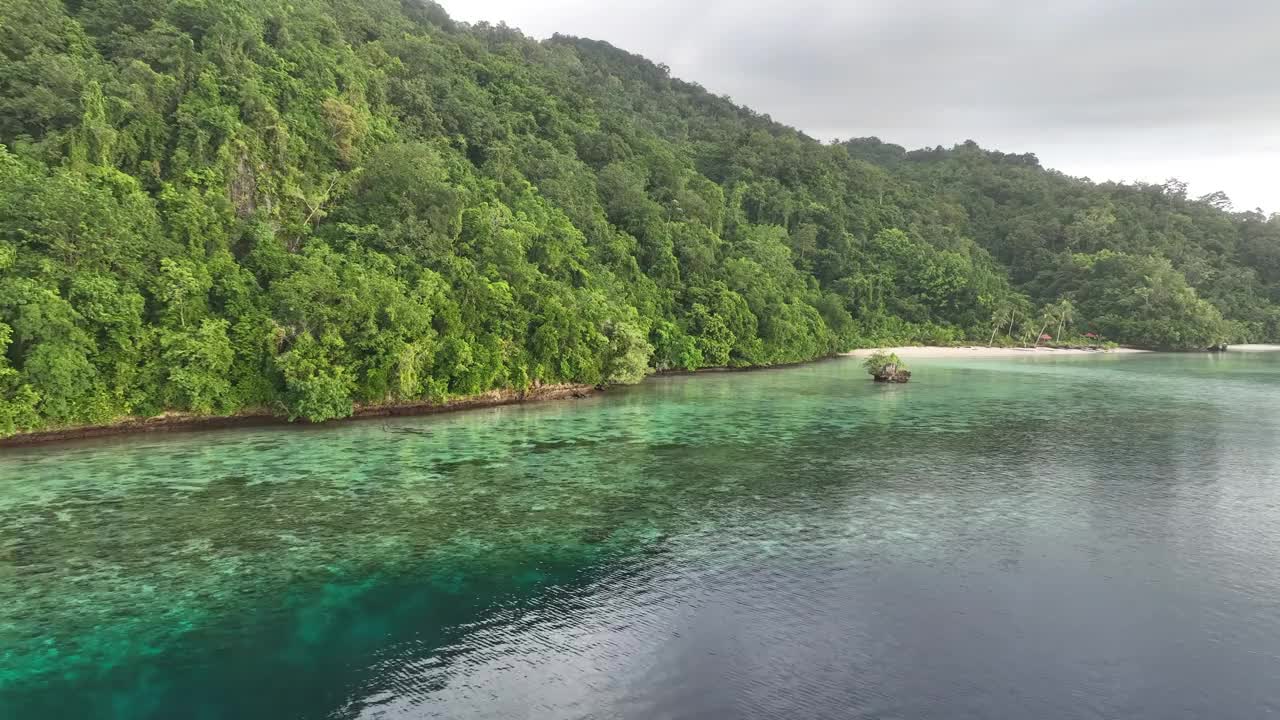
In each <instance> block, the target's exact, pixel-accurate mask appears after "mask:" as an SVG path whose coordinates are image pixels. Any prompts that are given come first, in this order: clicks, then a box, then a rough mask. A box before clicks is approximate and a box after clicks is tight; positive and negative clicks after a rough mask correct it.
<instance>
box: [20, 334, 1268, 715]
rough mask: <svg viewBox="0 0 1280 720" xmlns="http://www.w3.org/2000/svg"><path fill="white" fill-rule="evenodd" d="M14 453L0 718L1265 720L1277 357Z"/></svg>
mask: <svg viewBox="0 0 1280 720" xmlns="http://www.w3.org/2000/svg"><path fill="white" fill-rule="evenodd" d="M912 365H913V370H915V371H916V378H915V380H914V381H913V383H912V384H910V385H906V386H897V387H884V386H876V385H874V384H872V383H870V382H868V381H867V380H866V376H865V375H864V374H863V372H862V370H861V369H860V367H859V366H858V363H857V362H856V361H851V360H840V361H831V362H825V363H819V364H815V365H810V366H807V367H801V368H794V369H787V370H777V371H763V372H752V373H735V374H710V375H702V376H697V377H680V378H660V379H655V380H652V381H650V382H648V383H646V384H644V385H642V386H640V387H636V388H629V389H625V390H619V391H615V392H610V393H607V394H605V395H603V396H599V397H595V398H591V399H588V400H583V401H576V402H568V403H552V404H544V405H530V406H524V407H511V408H501V409H495V410H488V411H478V412H472V413H464V414H457V415H452V416H440V417H435V418H423V419H397V420H394V421H388V422H386V423H383V422H380V421H369V422H359V423H349V424H340V425H334V426H325V427H320V428H270V429H253V430H236V431H218V432H210V433H204V434H186V435H171V436H164V437H158V436H138V437H129V438H122V439H117V440H110V441H95V442H86V443H79V444H72V445H61V446H50V447H45V448H35V449H29V450H2V451H0V717H4V718H10V717H12V718H130V719H133V718H207V719H210V720H213V719H221V718H237V719H251V720H252V719H256V718H433V717H442V718H471V717H476V718H524V717H527V718H605V717H609V718H613V717H626V718H632V717H634V718H701V717H759V718H768V717H842V718H846V717H875V718H893V717H903V718H907V717H909V718H966V717H972V718H984V717H1019V718H1021V717H1036V718H1093V717H1098V718H1104V717H1105V718H1113V717H1130V718H1162V719H1163V718H1203V717H1215V718H1260V717H1268V716H1276V715H1280V354H1235V353H1232V354H1229V355H1227V356H1208V355H1185V356H1175V355H1150V356H1105V357H1103V356H1087V357H1068V358H1016V359H1000V360H995V359H986V360H984V359H962V360H956V359H947V360H920V361H917V362H914V363H912Z"/></svg>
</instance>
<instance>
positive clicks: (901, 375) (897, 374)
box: [871, 364, 911, 383]
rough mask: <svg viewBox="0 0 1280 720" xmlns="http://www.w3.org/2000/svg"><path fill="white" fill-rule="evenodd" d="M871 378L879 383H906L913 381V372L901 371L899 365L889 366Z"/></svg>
mask: <svg viewBox="0 0 1280 720" xmlns="http://www.w3.org/2000/svg"><path fill="white" fill-rule="evenodd" d="M871 377H873V378H874V379H875V381H876V382H878V383H905V382H910V381H911V371H909V370H899V369H898V366H897V365H894V364H889V365H885V366H884V367H882V368H880V372H877V373H874V374H873V375H872V376H871Z"/></svg>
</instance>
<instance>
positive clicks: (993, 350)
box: [843, 345, 1280, 358]
mask: <svg viewBox="0 0 1280 720" xmlns="http://www.w3.org/2000/svg"><path fill="white" fill-rule="evenodd" d="M1232 349H1235V348H1232ZM1277 349H1280V348H1277ZM875 352H891V353H896V354H897V355H898V356H899V357H902V358H931V357H1026V356H1029V355H1037V356H1039V355H1099V354H1102V353H1111V354H1126V353H1144V352H1150V351H1148V350H1135V349H1133V348H1113V349H1111V350H1069V349H1065V348H1050V347H1038V348H1007V347H983V346H980V345H972V346H967V347H925V346H916V347H893V348H868V349H864V350H854V351H852V352H847V353H843V354H844V355H845V356H846V357H869V356H870V355H871V354H872V353H875Z"/></svg>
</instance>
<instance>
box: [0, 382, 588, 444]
mask: <svg viewBox="0 0 1280 720" xmlns="http://www.w3.org/2000/svg"><path fill="white" fill-rule="evenodd" d="M599 392H601V390H600V389H599V388H597V387H595V386H593V385H546V386H543V387H540V388H535V389H532V390H524V391H518V390H492V391H490V392H487V393H482V394H480V395H470V396H467V397H460V398H457V399H454V400H446V401H444V402H430V401H421V402H411V403H399V404H391V405H366V406H363V407H361V406H357V407H356V408H355V411H354V412H353V413H352V414H351V415H350V416H349V417H345V418H339V419H337V420H331V421H329V422H328V423H309V422H306V421H293V422H291V421H290V420H289V419H288V418H286V417H284V416H283V415H276V414H273V413H271V412H269V411H267V410H258V411H247V412H242V413H238V414H235V415H213V416H208V415H187V414H182V413H166V414H164V415H158V416H155V417H149V418H141V417H132V418H125V419H122V420H119V421H117V422H113V423H106V424H103V425H84V426H80V427H71V428H59V429H56V430H37V431H35V432H29V433H19V434H17V435H12V436H10V437H7V438H0V450H2V449H6V448H19V447H33V446H36V445H51V444H57V443H64V442H75V441H78V440H93V439H97V438H107V437H115V436H122V435H147V434H152V433H171V432H199V431H202V430H227V429H233V428H245V427H270V426H282V427H283V426H302V427H308V426H309V427H320V426H323V425H328V424H336V423H344V422H354V421H359V420H370V419H376V418H389V417H422V416H427V415H442V414H445V413H453V412H462V411H463V410H483V409H485V408H494V407H505V406H508V405H523V404H525V403H536V402H549V401H555V400H577V399H582V398H586V397H589V396H591V395H594V394H596V393H599Z"/></svg>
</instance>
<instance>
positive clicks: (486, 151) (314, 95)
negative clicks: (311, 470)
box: [0, 0, 1280, 434]
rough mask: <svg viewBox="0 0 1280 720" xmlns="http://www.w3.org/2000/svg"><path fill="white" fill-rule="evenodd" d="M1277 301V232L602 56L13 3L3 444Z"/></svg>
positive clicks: (309, 15) (323, 17)
mask: <svg viewBox="0 0 1280 720" xmlns="http://www.w3.org/2000/svg"><path fill="white" fill-rule="evenodd" d="M1064 301H1065V302H1067V303H1068V306H1067V307H1069V308H1070V312H1064V311H1063V309H1062V308H1063V306H1062V305H1061V303H1063V302H1064ZM1278 301H1280V218H1277V217H1270V218H1268V217H1266V216H1264V215H1262V214H1261V213H1259V212H1245V213H1238V212H1232V211H1230V209H1229V206H1228V204H1227V202H1226V200H1225V199H1224V198H1222V197H1219V196H1210V197H1207V198H1201V199H1193V198H1188V197H1187V196H1186V191H1185V187H1183V186H1181V185H1178V184H1176V183H1170V184H1166V185H1163V186H1145V185H1137V186H1131V185H1113V184H1100V185H1099V184H1094V183H1090V182H1087V181H1084V180H1078V179H1073V178H1069V177H1066V176H1063V175H1061V174H1058V173H1055V172H1052V171H1048V170H1045V169H1043V168H1042V167H1041V166H1040V164H1039V162H1038V161H1037V160H1036V158H1035V157H1034V156H1011V155H1003V154H1000V153H994V152H989V151H985V150H982V149H981V148H979V147H977V146H976V145H974V144H972V143H965V144H962V145H959V146H957V147H955V148H953V149H950V150H944V149H941V148H937V149H932V150H922V151H916V152H907V151H905V150H904V149H902V148H899V147H897V146H893V145H888V144H885V143H882V142H880V141H878V140H875V139H862V140H852V141H848V142H839V143H828V144H824V143H820V142H818V141H815V140H813V139H812V138H809V137H807V136H805V135H804V134H803V133H801V132H799V131H796V130H794V129H791V128H787V127H784V126H782V125H779V124H777V123H775V122H773V121H772V120H771V119H770V118H769V117H767V116H763V115H759V114H757V113H754V112H752V111H750V110H748V109H745V108H742V107H738V106H736V105H734V104H733V103H732V102H731V101H730V100H728V99H726V98H722V97H717V96H715V95H713V94H711V93H708V92H707V91H705V90H703V89H702V88H701V87H699V86H697V85H694V84H690V83H687V82H683V81H680V80H677V79H674V78H672V77H670V75H669V72H668V70H667V69H666V68H665V67H663V66H660V65H655V64H653V63H651V62H649V61H647V60H644V59H643V58H640V57H637V56H634V55H631V54H628V53H625V52H622V51H620V50H618V49H616V48H613V47H611V46H609V45H607V44H605V43H601V42H595V41H590V40H583V39H577V38H569V37H559V36H558V37H555V38H552V39H550V40H547V41H544V42H536V41H534V40H532V39H529V38H527V37H525V36H523V35H521V34H520V33H519V32H517V31H514V30H512V29H510V28H507V27H505V26H491V25H486V24H480V25H465V24H461V23H456V22H453V21H452V20H450V19H449V18H448V16H447V15H446V14H445V13H444V12H443V11H442V10H441V9H440V8H439V7H438V6H435V5H434V4H431V3H422V2H417V1H416V0H405V1H404V2H398V1H397V0H289V1H288V2H285V1H284V0H254V1H253V2H249V1H248V0H179V1H177V2H154V1H152V0H101V1H100V2H93V3H79V2H65V3H64V2H58V1H57V0H8V1H7V2H6V3H4V5H3V7H0V434H11V433H14V432H20V431H25V430H36V429H43V428H51V427H58V426H69V425H76V424H88V423H102V422H109V421H111V420H114V419H117V418H120V417H123V416H131V415H150V414H156V413H160V412H163V411H185V412H191V413H200V414H226V413H234V412H237V411H241V410H246V409H261V408H267V409H270V410H272V411H274V412H277V413H279V414H281V415H283V416H287V417H290V418H305V419H309V420H315V421H320V420H326V419H331V418H337V417H343V416H345V415H349V414H350V413H351V412H352V411H353V409H354V408H355V407H357V406H359V405H364V404H379V403H393V402H406V401H416V400H421V399H424V398H426V399H445V398H448V397H452V396H463V395H472V394H476V393H482V392H486V391H489V390H493V389H498V388H512V389H524V388H529V387H532V386H536V385H538V384H544V383H569V382H572V383H590V384H608V383H625V382H635V381H637V380H639V379H640V378H642V377H644V376H645V375H646V374H648V373H649V372H652V371H654V370H666V369H690V370H693V369H698V368H703V367H710V366H750V365H769V364H778V363H788V362H795V361H801V360H806V359H811V358H815V357H819V356H823V355H827V354H830V353H832V352H835V351H838V350H843V349H847V348H850V347H854V346H859V345H872V344H886V343H898V342H908V341H922V342H951V341H957V340H961V339H979V338H980V339H982V340H984V341H986V340H987V339H988V338H989V337H991V338H994V337H997V336H1000V337H1004V336H1008V335H1010V334H1013V335H1019V334H1023V333H1025V332H1027V331H1028V329H1030V330H1039V328H1040V325H1039V320H1040V317H1041V315H1042V314H1043V313H1042V309H1043V308H1045V307H1047V306H1053V307H1055V308H1057V309H1056V310H1055V311H1054V312H1055V313H1056V315H1054V317H1056V318H1057V319H1056V320H1054V322H1053V325H1052V326H1053V327H1056V328H1057V330H1056V332H1059V333H1067V332H1074V333H1077V334H1079V333H1084V332H1097V333H1101V334H1103V335H1105V336H1106V337H1107V338H1109V339H1112V340H1115V341H1118V342H1124V343H1132V344H1139V345H1144V346H1150V347H1160V348H1171V349H1189V348H1200V347H1204V346H1206V345H1208V344H1211V343H1214V342H1220V341H1223V340H1245V339H1247V340H1277V339H1280V309H1278V307H1277V304H1276V303H1277V302H1278ZM1046 312H1047V311H1046ZM1031 326H1035V327H1034V328H1033V327H1031Z"/></svg>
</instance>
